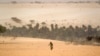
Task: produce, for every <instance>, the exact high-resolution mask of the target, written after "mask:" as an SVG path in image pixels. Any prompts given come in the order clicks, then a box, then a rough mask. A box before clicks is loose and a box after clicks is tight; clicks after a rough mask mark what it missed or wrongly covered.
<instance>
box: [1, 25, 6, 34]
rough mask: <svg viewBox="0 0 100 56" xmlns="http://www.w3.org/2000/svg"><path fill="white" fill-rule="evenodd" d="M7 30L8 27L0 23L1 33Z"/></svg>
mask: <svg viewBox="0 0 100 56" xmlns="http://www.w3.org/2000/svg"><path fill="white" fill-rule="evenodd" d="M5 31H6V27H4V26H2V25H0V33H4V32H5Z"/></svg>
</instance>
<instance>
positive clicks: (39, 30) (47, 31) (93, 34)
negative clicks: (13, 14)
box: [0, 21, 100, 41]
mask: <svg viewBox="0 0 100 56" xmlns="http://www.w3.org/2000/svg"><path fill="white" fill-rule="evenodd" d="M31 22H33V21H31ZM32 25H33V24H27V25H26V26H25V25H23V26H22V27H16V26H12V27H11V29H6V27H3V26H0V32H4V31H5V32H4V33H2V34H1V35H2V36H13V37H33V38H45V39H56V40H63V41H66V40H70V41H73V40H84V39H87V40H88V41H89V40H91V39H92V38H98V39H99V38H100V27H99V26H97V27H95V28H93V27H92V26H91V25H88V26H85V25H82V26H81V27H79V26H75V27H73V26H72V25H70V26H69V27H66V26H62V27H58V26H59V25H58V24H51V25H50V28H49V27H47V26H46V23H45V22H42V27H40V24H39V23H36V24H35V26H34V27H33V26H32ZM99 41H100V39H99Z"/></svg>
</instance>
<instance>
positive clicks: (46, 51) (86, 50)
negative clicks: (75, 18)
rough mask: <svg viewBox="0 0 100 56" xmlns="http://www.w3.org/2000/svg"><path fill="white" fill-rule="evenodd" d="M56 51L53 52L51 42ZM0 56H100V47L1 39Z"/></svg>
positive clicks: (24, 39)
mask: <svg viewBox="0 0 100 56" xmlns="http://www.w3.org/2000/svg"><path fill="white" fill-rule="evenodd" d="M50 41H52V42H53V44H54V49H53V50H52V51H51V50H50V47H49V42H50ZM0 56H100V46H92V45H73V44H71V43H68V42H63V41H57V40H49V39H38V38H24V37H17V38H16V39H14V38H13V37H6V38H3V37H0Z"/></svg>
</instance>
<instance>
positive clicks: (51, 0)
mask: <svg viewBox="0 0 100 56" xmlns="http://www.w3.org/2000/svg"><path fill="white" fill-rule="evenodd" d="M11 1H17V2H31V1H42V2H67V1H99V0H0V2H11Z"/></svg>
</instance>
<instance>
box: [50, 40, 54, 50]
mask: <svg viewBox="0 0 100 56" xmlns="http://www.w3.org/2000/svg"><path fill="white" fill-rule="evenodd" d="M49 45H50V50H53V43H52V42H50V43H49Z"/></svg>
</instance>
